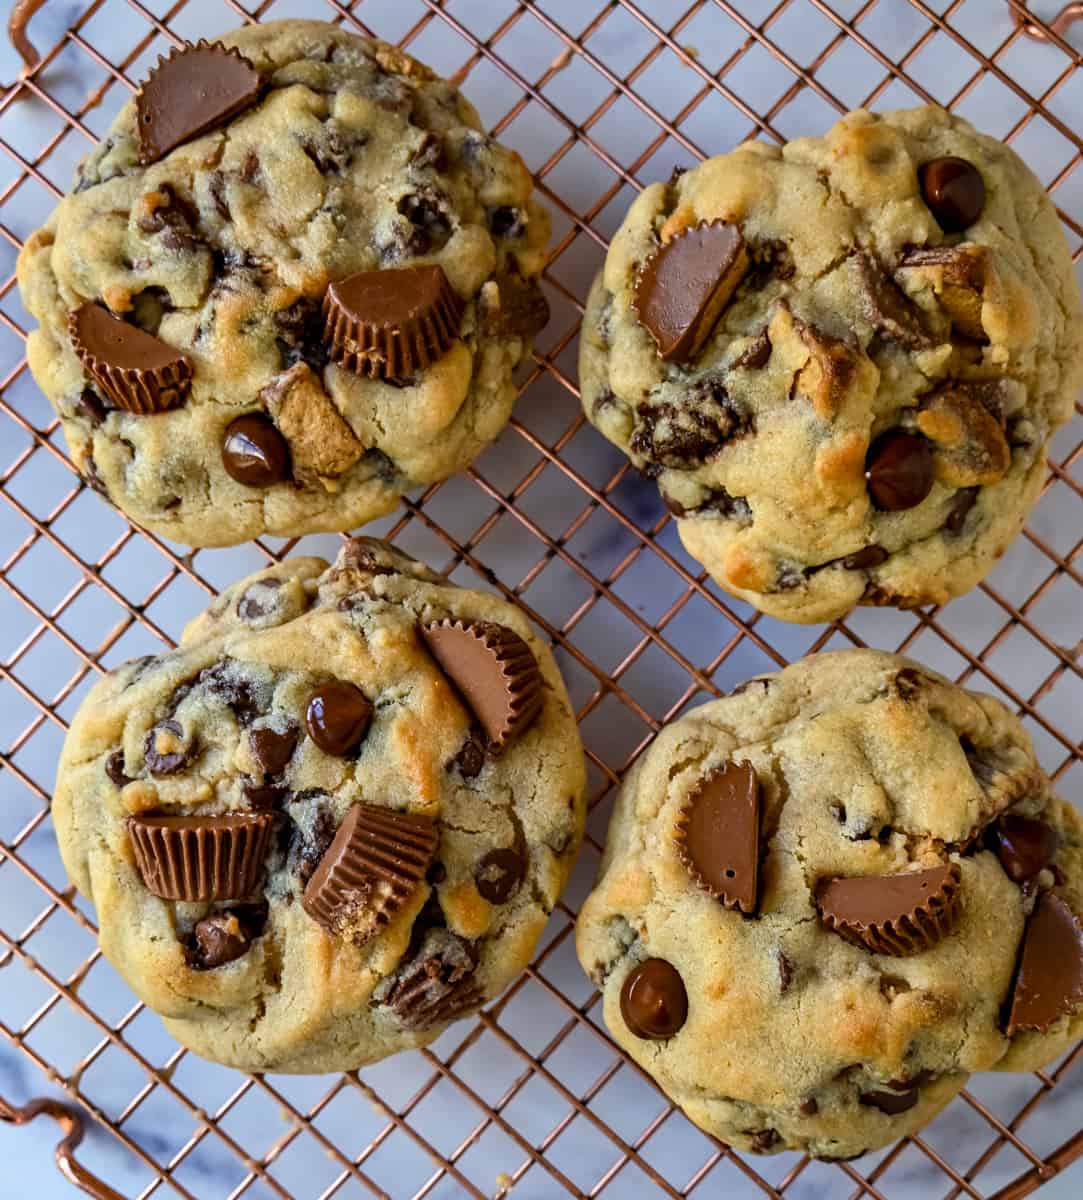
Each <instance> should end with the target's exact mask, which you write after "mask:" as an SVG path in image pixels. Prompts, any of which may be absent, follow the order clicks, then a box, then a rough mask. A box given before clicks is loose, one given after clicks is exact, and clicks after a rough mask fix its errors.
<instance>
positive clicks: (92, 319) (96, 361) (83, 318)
mask: <svg viewBox="0 0 1083 1200" xmlns="http://www.w3.org/2000/svg"><path fill="white" fill-rule="evenodd" d="M68 336H69V337H70V338H71V344H72V348H73V349H74V350H75V353H76V356H77V357H78V359H79V361H80V362H81V363H82V364H83V366H84V367H85V368H86V370H87V371H88V372H89V373H90V374H91V375H92V376H93V378H94V381H95V383H97V385H98V386H99V387H100V388H101V389H102V391H103V392H105V394H106V395H107V396H108V397H109V399H110V400H111V401H112V402H113V403H114V404H115V405H116V406H117V407H118V408H123V409H124V410H125V411H126V412H131V413H140V414H142V415H144V416H147V415H149V414H151V413H160V412H166V411H168V410H169V409H171V408H177V407H179V406H180V405H181V404H183V403H184V399H185V397H186V396H187V395H188V388H189V386H190V385H191V382H192V364H191V362H190V361H189V359H188V358H187V357H186V356H185V355H183V354H182V353H181V352H180V351H179V350H176V349H174V348H173V347H172V346H168V345H166V343H165V342H163V341H161V340H160V339H159V338H156V337H154V336H153V335H151V334H149V333H146V332H145V331H144V330H142V329H140V328H139V327H138V326H137V325H129V324H128V322H127V321H121V320H119V319H118V318H117V317H114V316H113V314H112V313H110V312H109V311H108V310H107V309H105V308H102V306H101V305H100V304H92V303H88V304H81V305H80V306H79V307H78V308H77V309H75V310H74V311H73V312H72V314H71V316H70V317H69V318H68Z"/></svg>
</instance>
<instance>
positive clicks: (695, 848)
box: [675, 762, 760, 913]
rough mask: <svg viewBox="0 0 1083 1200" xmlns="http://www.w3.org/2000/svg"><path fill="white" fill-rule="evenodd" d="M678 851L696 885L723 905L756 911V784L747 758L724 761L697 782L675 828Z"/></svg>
mask: <svg viewBox="0 0 1083 1200" xmlns="http://www.w3.org/2000/svg"><path fill="white" fill-rule="evenodd" d="M675 836H676V840H677V853H678V854H679V855H680V858H681V862H683V863H684V865H685V866H686V867H687V868H688V873H689V874H690V875H691V876H692V879H693V880H694V881H695V883H696V885H697V886H698V887H700V888H702V889H703V890H704V891H705V892H709V893H710V894H711V895H712V896H714V898H715V899H716V900H720V901H721V902H722V903H723V904H724V905H725V906H726V908H730V909H740V910H741V912H744V913H751V912H755V911H756V900H757V892H758V888H759V869H760V784H759V780H758V778H757V777H756V771H755V769H754V768H753V766H752V764H751V763H749V762H742V763H736V762H728V763H726V765H725V766H724V767H722V768H721V770H717V771H712V772H711V773H710V774H709V775H706V776H705V777H704V778H703V779H702V780H700V782H699V783H698V784H697V786H696V788H695V790H694V791H693V792H692V794H691V795H690V796H689V797H688V799H687V800H686V801H685V804H684V807H683V809H682V810H681V813H680V816H679V817H678V818H677V829H676V834H675Z"/></svg>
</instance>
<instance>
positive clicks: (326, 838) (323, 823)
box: [286, 791, 338, 888]
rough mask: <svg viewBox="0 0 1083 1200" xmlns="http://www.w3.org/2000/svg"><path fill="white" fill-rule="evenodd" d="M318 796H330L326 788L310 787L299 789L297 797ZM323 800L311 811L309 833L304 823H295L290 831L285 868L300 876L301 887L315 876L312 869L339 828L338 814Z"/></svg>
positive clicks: (304, 798) (297, 798)
mask: <svg viewBox="0 0 1083 1200" xmlns="http://www.w3.org/2000/svg"><path fill="white" fill-rule="evenodd" d="M315 797H322V801H326V800H328V799H329V797H328V796H327V794H326V793H325V792H319V791H310V792H298V793H297V795H296V796H295V797H294V800H295V801H301V802H304V801H307V800H310V799H312V798H315ZM322 801H318V802H317V804H316V811H315V812H314V813H313V815H312V825H311V833H310V834H308V835H307V836H306V834H305V833H304V832H303V830H302V829H301V827H300V826H299V825H296V824H295V825H294V826H293V828H292V831H291V835H290V841H289V851H288V854H287V858H286V869H287V870H288V871H289V872H290V873H291V874H292V875H296V876H297V880H298V882H299V884H300V886H301V887H302V888H303V887H305V886H306V885H307V883H308V881H309V879H311V878H312V873H313V872H314V871H315V870H316V867H317V866H319V862H320V859H321V858H323V856H324V855H325V854H326V853H327V850H328V848H329V847H330V845H331V843H332V842H333V841H334V840H335V834H336V832H337V831H338V826H337V824H336V822H335V818H334V817H333V816H332V815H331V812H330V810H329V809H328V808H327V807H326V804H325V803H323V802H322Z"/></svg>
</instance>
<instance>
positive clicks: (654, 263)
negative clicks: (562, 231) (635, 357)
mask: <svg viewBox="0 0 1083 1200" xmlns="http://www.w3.org/2000/svg"><path fill="white" fill-rule="evenodd" d="M748 266H749V260H748V251H747V249H746V248H745V240H744V238H743V237H742V236H741V231H740V230H739V229H738V228H737V226H736V225H731V224H729V223H727V222H725V221H703V222H701V223H700V224H699V225H692V226H690V227H689V228H687V229H684V230H682V231H681V232H680V233H678V234H677V235H676V236H675V237H673V238H671V239H670V240H669V241H668V242H666V244H665V245H664V246H662V247H661V248H660V249H658V250H656V251H655V252H654V253H653V254H652V255H651V256H650V258H648V259H647V261H646V262H645V263H644V264H643V266H642V267H641V268H640V270H639V274H638V275H637V276H636V280H635V285H634V287H633V290H632V307H633V308H634V309H635V312H636V316H637V317H638V318H639V323H640V324H641V325H642V326H643V327H644V328H645V329H646V330H647V332H648V333H649V334H650V335H651V337H652V338H653V339H654V343H655V345H656V346H657V347H658V355H659V357H660V358H662V359H664V360H665V361H666V362H676V363H687V362H690V361H691V360H692V359H693V358H695V357H696V355H697V354H698V353H699V352H700V350H701V349H702V348H703V343H704V342H705V341H706V340H707V338H708V337H709V336H710V333H711V330H712V329H713V328H714V326H715V324H716V323H717V322H718V318H719V317H720V316H721V315H722V310H723V309H724V308H725V307H726V305H727V304H729V302H730V300H731V299H732V298H733V293H734V292H735V291H736V290H737V285H738V284H739V283H740V282H741V280H742V279H743V278H744V277H745V273H746V272H747V271H748Z"/></svg>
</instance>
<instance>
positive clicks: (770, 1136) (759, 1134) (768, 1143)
mask: <svg viewBox="0 0 1083 1200" xmlns="http://www.w3.org/2000/svg"><path fill="white" fill-rule="evenodd" d="M781 1140H782V1139H781V1138H780V1137H779V1135H778V1131H777V1130H775V1129H759V1130H757V1131H756V1132H755V1133H754V1134H752V1150H753V1151H754V1152H755V1153H756V1154H766V1153H767V1152H768V1151H769V1150H771V1149H772V1148H773V1147H774V1146H776V1145H778V1143H779V1142H780V1141H781Z"/></svg>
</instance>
